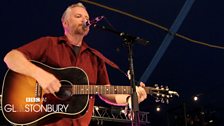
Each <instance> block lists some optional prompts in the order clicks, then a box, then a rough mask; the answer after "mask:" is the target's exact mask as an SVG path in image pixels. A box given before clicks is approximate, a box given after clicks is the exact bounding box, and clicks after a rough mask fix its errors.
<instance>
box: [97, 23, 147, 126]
mask: <svg viewBox="0 0 224 126" xmlns="http://www.w3.org/2000/svg"><path fill="white" fill-rule="evenodd" d="M94 27H95V28H99V29H102V30H106V31H109V32H112V33H115V34H117V35H119V36H120V37H122V39H123V42H124V43H125V45H126V46H127V48H128V62H129V70H130V78H129V79H130V85H131V88H132V93H131V105H132V108H131V119H132V126H140V118H139V104H138V95H137V92H136V84H135V82H136V81H135V74H134V65H133V49H132V47H133V44H134V43H139V44H142V45H146V44H148V43H149V41H146V40H144V39H141V38H140V37H134V36H130V35H128V34H126V33H124V32H118V31H115V30H112V29H109V28H107V27H105V26H98V25H96V24H95V25H94Z"/></svg>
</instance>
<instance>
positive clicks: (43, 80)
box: [35, 69, 61, 94]
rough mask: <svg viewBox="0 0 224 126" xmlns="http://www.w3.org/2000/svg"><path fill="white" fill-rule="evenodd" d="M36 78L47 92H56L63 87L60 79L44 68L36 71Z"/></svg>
mask: <svg viewBox="0 0 224 126" xmlns="http://www.w3.org/2000/svg"><path fill="white" fill-rule="evenodd" d="M35 78H36V79H37V82H38V83H39V84H40V86H41V87H42V89H43V90H44V92H45V93H52V94H54V93H55V92H58V91H59V89H60V87H61V83H60V81H59V80H58V79H57V78H56V77H55V76H54V75H53V74H51V73H48V72H46V71H44V70H42V69H40V70H39V71H38V72H37V73H36V76H35Z"/></svg>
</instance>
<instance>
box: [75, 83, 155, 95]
mask: <svg viewBox="0 0 224 126" xmlns="http://www.w3.org/2000/svg"><path fill="white" fill-rule="evenodd" d="M144 89H145V91H146V93H147V94H149V92H150V90H152V89H153V88H151V87H144ZM132 92H133V91H132V88H131V87H130V86H112V85H110V86H107V85H73V86H72V93H73V94H74V95H79V94H131V93H132Z"/></svg>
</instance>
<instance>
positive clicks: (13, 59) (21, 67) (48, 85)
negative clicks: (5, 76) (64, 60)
mask: <svg viewBox="0 0 224 126" xmlns="http://www.w3.org/2000/svg"><path fill="white" fill-rule="evenodd" d="M4 62H5V63H6V64H7V66H8V68H9V69H11V70H13V71H15V72H18V73H21V74H24V75H27V76H30V77H33V78H34V79H36V80H37V81H38V82H39V84H40V85H41V87H42V88H43V90H44V91H45V93H54V92H57V91H59V88H60V86H61V84H60V82H59V80H58V79H57V78H56V77H55V76H54V75H52V74H51V73H48V72H46V71H45V70H43V69H41V68H40V67H38V66H36V65H34V64H33V63H31V62H30V61H29V60H28V59H27V58H26V57H25V56H24V55H23V53H22V52H20V51H18V50H12V51H10V52H8V53H7V54H6V56H5V57H4Z"/></svg>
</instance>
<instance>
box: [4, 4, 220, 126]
mask: <svg viewBox="0 0 224 126" xmlns="http://www.w3.org/2000/svg"><path fill="white" fill-rule="evenodd" d="M74 2H78V1H76V0H73V1H72V0H60V1H56V0H35V1H33V0H1V2H0V3H1V4H0V17H1V18H0V25H1V26H0V28H1V29H0V36H1V40H0V41H1V54H0V59H1V60H0V66H1V67H0V76H1V81H3V78H4V74H5V72H6V70H7V67H6V65H5V64H4V62H3V57H4V56H5V54H6V53H7V52H8V51H10V50H11V49H13V48H17V47H19V46H21V45H23V44H26V43H28V42H30V41H32V40H34V39H37V38H39V37H41V36H46V35H52V36H59V35H63V29H62V26H61V22H60V18H61V15H62V13H63V11H64V10H65V8H66V7H67V6H68V5H70V4H72V3H74ZM94 2H96V3H99V4H102V5H105V6H108V7H111V8H114V9H117V10H120V11H122V12H126V13H129V14H132V15H134V16H137V17H139V18H141V19H145V20H146V21H148V22H152V23H156V24H158V25H160V26H163V27H165V28H167V29H169V28H170V27H171V25H172V24H173V22H174V21H175V19H176V17H177V15H178V14H179V12H180V10H181V8H182V7H183V5H184V3H185V1H184V0H172V1H166V0H142V1H137V0H119V1H118V0H112V1H100V0H96V1H94ZM83 4H84V5H85V6H86V7H87V9H88V11H89V13H90V15H91V19H93V18H94V17H96V16H101V15H103V16H105V17H106V19H107V20H102V21H101V22H99V23H98V24H99V25H105V26H108V27H110V25H109V23H108V22H110V23H111V25H112V26H113V27H114V28H115V29H116V30H117V31H120V32H126V33H128V34H130V35H133V36H140V37H142V38H145V39H146V40H149V41H150V44H149V45H148V46H142V45H140V44H134V46H133V47H134V49H133V53H134V68H135V76H136V80H140V78H141V77H142V75H143V73H144V72H145V70H146V68H147V67H148V65H149V64H150V63H151V62H152V59H153V57H154V56H155V54H156V52H157V51H158V49H159V47H160V45H161V44H162V42H163V40H164V38H165V36H166V34H167V31H164V30H162V29H161V28H158V27H156V26H154V25H151V24H149V23H147V22H146V21H145V22H144V21H142V20H138V19H136V18H132V17H130V16H127V15H125V14H122V13H118V12H115V11H112V10H109V9H106V8H102V7H100V6H97V5H94V4H91V3H88V2H83ZM223 4H224V2H223V1H222V0H216V1H212V0H197V1H195V2H194V4H193V6H192V7H191V9H190V11H189V13H188V14H187V15H186V18H185V20H184V21H183V23H182V25H181V26H180V28H179V30H178V31H177V33H178V34H180V35H184V36H187V37H189V38H191V39H193V40H197V41H199V42H203V43H206V44H212V45H216V46H217V48H212V47H210V46H207V45H206V44H198V43H195V42H192V41H189V40H186V39H182V38H180V37H177V36H174V39H173V40H172V41H171V43H170V45H169V46H168V48H167V49H162V50H164V51H165V53H164V55H162V57H161V59H160V60H159V62H158V64H156V67H155V69H153V71H152V73H151V74H150V76H149V78H145V79H144V82H145V83H146V86H153V85H154V84H155V83H158V84H159V85H166V86H169V88H170V90H174V91H177V92H178V93H179V94H180V97H179V98H177V97H174V98H173V99H171V100H170V104H160V103H156V102H155V101H154V98H153V97H149V98H148V99H147V100H145V101H144V102H142V103H141V104H140V110H141V111H145V112H150V114H149V115H150V117H149V120H150V122H151V123H150V125H151V126H182V125H184V119H183V115H184V114H183V108H185V109H186V115H187V120H186V121H187V123H188V125H189V126H190V125H192V126H213V125H214V126H223V121H222V120H223V119H224V118H223V114H222V113H223V112H224V107H223V105H224V100H223V96H224V93H223V89H224V86H223V83H224V78H223V71H224V66H223V65H224V50H223V48H224V47H222V46H223V40H224V32H223V28H224V25H223V22H224V17H223V12H224V8H223ZM182 16H183V15H182ZM86 41H87V42H88V44H89V45H90V46H92V47H94V48H96V49H98V50H99V51H101V52H102V53H103V54H104V55H105V56H106V57H108V58H109V59H111V60H112V61H114V62H115V63H117V64H118V65H119V66H120V68H121V69H122V70H124V71H127V70H128V60H127V49H126V47H125V46H123V41H122V39H121V37H119V36H118V35H116V34H113V33H110V32H106V31H102V30H98V29H94V28H92V29H91V31H90V33H89V36H88V37H87V38H86ZM219 47H220V48H219ZM108 71H109V75H110V80H111V83H112V84H114V85H128V84H129V83H128V80H127V79H126V77H125V76H124V75H123V74H122V73H120V72H119V71H117V70H115V69H112V68H110V67H108ZM195 95H198V96H199V100H198V101H197V102H193V101H192V97H193V96H195ZM97 101H98V102H97V105H103V106H107V105H106V104H104V103H103V102H102V101H100V100H97ZM158 105H160V107H161V112H156V111H155V108H156V106H158ZM184 105H185V107H184ZM108 107H109V106H108ZM211 120H213V123H208V122H209V121H211ZM190 122H191V123H190ZM192 122H193V123H192Z"/></svg>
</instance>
